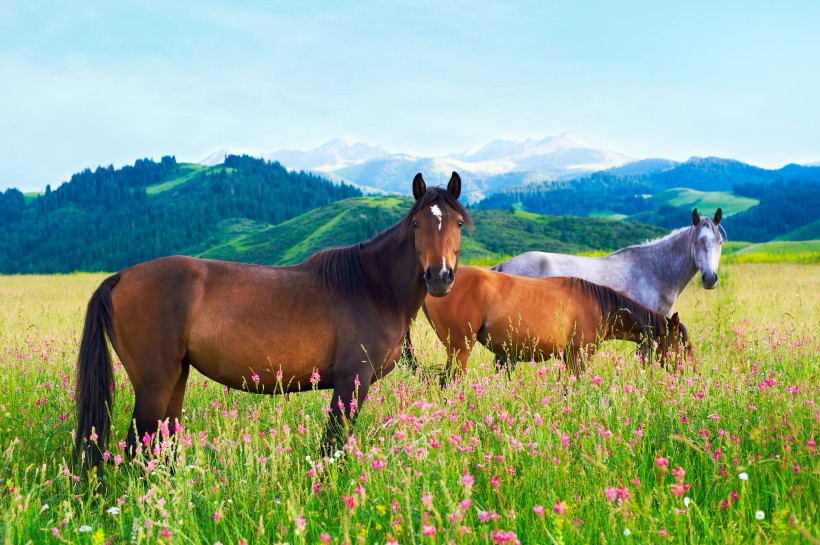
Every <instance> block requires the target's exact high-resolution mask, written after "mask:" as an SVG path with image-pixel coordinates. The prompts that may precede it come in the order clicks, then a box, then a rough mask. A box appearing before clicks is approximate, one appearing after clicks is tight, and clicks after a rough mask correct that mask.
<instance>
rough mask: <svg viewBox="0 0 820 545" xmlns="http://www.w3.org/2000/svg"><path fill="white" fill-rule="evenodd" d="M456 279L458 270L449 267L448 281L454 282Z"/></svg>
mask: <svg viewBox="0 0 820 545" xmlns="http://www.w3.org/2000/svg"><path fill="white" fill-rule="evenodd" d="M455 279H456V272H455V271H454V270H453V269H447V282H452V281H453V280H455Z"/></svg>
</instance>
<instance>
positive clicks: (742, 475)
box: [737, 471, 749, 481]
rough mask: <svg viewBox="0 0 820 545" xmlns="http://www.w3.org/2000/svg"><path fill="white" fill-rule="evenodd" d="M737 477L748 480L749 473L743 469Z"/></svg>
mask: <svg viewBox="0 0 820 545" xmlns="http://www.w3.org/2000/svg"><path fill="white" fill-rule="evenodd" d="M737 478H738V479H740V480H741V481H748V480H749V474H748V473H746V472H745V471H744V472H743V473H740V474H738V476H737Z"/></svg>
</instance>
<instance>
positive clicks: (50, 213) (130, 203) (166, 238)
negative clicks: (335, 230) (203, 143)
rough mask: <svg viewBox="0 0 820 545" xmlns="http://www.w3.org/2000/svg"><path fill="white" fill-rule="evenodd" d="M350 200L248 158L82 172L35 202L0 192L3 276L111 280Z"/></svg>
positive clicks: (321, 183) (310, 179) (309, 177)
mask: <svg viewBox="0 0 820 545" xmlns="http://www.w3.org/2000/svg"><path fill="white" fill-rule="evenodd" d="M408 183H409V182H408ZM355 195H361V192H360V191H359V190H358V189H354V188H352V187H350V186H346V185H335V184H332V183H331V182H329V181H327V180H325V179H324V178H320V177H319V176H315V175H313V174H306V173H304V172H289V171H287V170H286V169H285V168H283V167H282V166H281V165H279V163H267V162H265V161H262V160H259V159H254V158H251V157H247V156H243V157H238V156H229V157H227V158H226V160H225V163H224V164H222V165H217V166H214V167H204V166H201V165H189V164H178V163H177V162H176V159H174V158H173V157H163V158H162V160H161V161H159V162H154V161H152V160H147V159H143V160H139V161H137V162H136V163H135V164H134V165H133V166H126V167H123V168H121V169H114V168H113V167H100V168H98V169H96V170H95V171H91V170H90V169H86V170H85V171H83V172H80V173H78V174H75V175H74V176H72V178H71V180H70V181H69V182H67V183H65V184H62V185H61V186H59V187H58V188H56V189H55V190H53V191H52V189H51V187H50V186H48V187H46V191H45V192H44V193H43V194H42V195H38V196H33V198H30V197H27V196H26V195H23V193H21V192H20V191H18V190H16V189H9V190H7V191H5V192H2V193H0V273H6V274H14V273H55V272H71V271H114V270H119V269H123V268H125V267H128V266H130V265H133V264H135V263H139V262H141V261H147V260H149V259H153V258H156V257H160V256H164V255H172V254H180V253H187V254H195V253H199V252H203V251H205V250H206V249H208V248H209V247H210V246H212V245H214V244H219V243H222V242H223V241H225V240H227V239H231V238H235V237H237V236H244V235H247V234H248V233H253V232H257V231H259V230H260V229H263V228H266V227H268V226H270V225H275V224H279V223H281V222H283V221H286V220H288V219H291V218H293V217H296V216H298V215H300V214H302V213H304V212H307V211H308V210H311V209H314V208H316V207H319V206H322V205H325V204H327V203H329V202H333V201H337V200H340V199H344V198H348V197H352V196H355Z"/></svg>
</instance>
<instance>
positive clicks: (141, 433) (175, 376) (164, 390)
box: [126, 358, 188, 456]
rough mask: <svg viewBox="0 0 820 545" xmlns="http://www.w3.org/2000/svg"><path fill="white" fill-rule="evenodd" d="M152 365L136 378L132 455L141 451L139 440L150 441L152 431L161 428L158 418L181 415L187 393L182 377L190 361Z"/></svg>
mask: <svg viewBox="0 0 820 545" xmlns="http://www.w3.org/2000/svg"><path fill="white" fill-rule="evenodd" d="M180 359H181V358H180ZM145 367H148V366H147V365H146V366H145ZM152 367H153V369H152V372H151V373H150V374H149V373H145V375H142V376H139V377H135V378H136V379H138V380H133V385H134V412H133V414H132V415H131V424H130V426H129V428H128V438H127V439H126V445H127V449H128V454H129V455H132V456H133V455H134V454H135V453H136V452H138V449H139V443H140V441H144V442H146V443H148V442H150V439H151V438H152V437H153V434H156V432H157V431H158V428H159V422H161V421H163V420H165V418H167V417H170V416H173V417H175V418H178V414H179V412H181V409H182V396H183V395H184V393H185V381H184V380H182V378H183V374H184V375H185V378H187V374H188V372H187V370H188V366H187V364H183V363H182V362H181V361H178V362H177V363H176V364H167V365H154V366H152ZM183 368H184V369H185V371H184V373H183ZM129 374H130V373H129ZM175 396H176V397H175ZM177 411H179V412H177ZM172 413H173V414H172ZM146 436H147V437H148V439H147V440H146V439H145V438H146Z"/></svg>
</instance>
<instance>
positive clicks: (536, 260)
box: [493, 208, 723, 317]
mask: <svg viewBox="0 0 820 545" xmlns="http://www.w3.org/2000/svg"><path fill="white" fill-rule="evenodd" d="M722 216H723V211H722V210H721V209H720V208H718V209H717V212H715V216H714V218H712V219H709V218H708V217H703V216H701V215H700V214H698V210H697V208H696V209H694V210H692V225H690V226H687V227H682V228H680V229H676V230H674V231H672V232H671V233H669V234H668V235H666V236H665V237H662V238H659V239H656V240H652V241H649V242H646V243H644V244H638V245H636V246H629V247H626V248H623V249H621V250H618V251H617V252H615V253H613V254H610V255H608V256H605V257H582V256H574V255H565V254H550V253H545V252H527V253H524V254H521V255H518V256H515V257H513V258H511V259H509V260H507V261H505V262H503V263H501V264H500V265H496V266H495V267H493V270H495V271H500V272H503V273H507V274H514V275H516V276H528V277H531V278H546V277H552V276H575V277H578V278H583V279H584V280H587V281H589V282H593V283H595V284H600V285H602V286H607V287H609V288H612V289H614V290H615V291H619V292H621V293H623V294H624V295H626V296H627V297H629V298H630V299H633V300H635V301H637V302H638V303H640V304H642V305H643V306H645V307H647V308H649V309H651V310H654V311H655V312H658V313H660V314H663V315H665V316H667V317H670V316H671V315H672V311H673V309H674V308H675V302H676V301H677V300H678V296H679V295H680V294H681V292H682V291H683V290H684V288H686V286H687V284H689V282H690V281H691V280H692V278H694V277H695V275H696V274H697V273H698V271H700V274H701V283H702V285H703V287H704V288H706V289H714V288H715V286H717V283H718V274H717V271H718V264H719V263H720V251H721V244H723V237H722V236H721V235H720V230H719V229H718V225H720V220H721V217H722Z"/></svg>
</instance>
